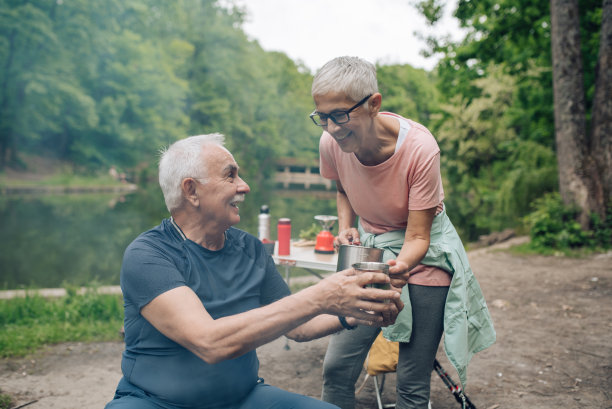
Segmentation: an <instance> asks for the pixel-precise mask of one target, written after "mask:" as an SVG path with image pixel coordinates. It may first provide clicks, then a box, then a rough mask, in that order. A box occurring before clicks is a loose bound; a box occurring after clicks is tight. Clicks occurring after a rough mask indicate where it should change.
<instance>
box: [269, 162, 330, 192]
mask: <svg viewBox="0 0 612 409" xmlns="http://www.w3.org/2000/svg"><path fill="white" fill-rule="evenodd" d="M274 179H275V181H276V183H277V184H280V185H282V186H283V188H285V189H288V188H289V187H290V186H292V185H294V186H295V185H299V186H303V187H304V189H311V188H317V187H324V188H325V189H326V190H331V189H332V187H334V186H335V183H334V182H333V181H331V180H329V179H325V178H324V177H323V176H321V175H320V174H319V167H318V166H303V165H302V166H295V165H288V164H279V165H277V167H276V175H275V177H274Z"/></svg>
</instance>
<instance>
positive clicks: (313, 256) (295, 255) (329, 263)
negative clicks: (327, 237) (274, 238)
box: [272, 242, 338, 285]
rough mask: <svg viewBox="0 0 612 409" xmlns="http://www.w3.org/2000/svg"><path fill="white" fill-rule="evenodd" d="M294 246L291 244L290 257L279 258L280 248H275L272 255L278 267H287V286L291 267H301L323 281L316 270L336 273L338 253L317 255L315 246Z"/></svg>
mask: <svg viewBox="0 0 612 409" xmlns="http://www.w3.org/2000/svg"><path fill="white" fill-rule="evenodd" d="M294 244H295V243H294V242H291V247H290V249H289V255H288V256H279V255H278V246H275V247H274V254H273V255H272V258H273V259H274V263H275V264H276V265H279V266H284V267H285V281H286V282H287V285H289V279H290V275H289V270H290V269H291V267H301V268H303V269H305V270H306V271H308V272H309V273H310V274H312V275H315V276H317V277H318V278H319V279H322V278H323V276H321V274H319V273H318V272H316V271H315V270H322V271H332V272H335V271H336V264H337V263H338V254H337V253H334V254H319V253H315V251H314V246H305V247H302V246H295V245H294Z"/></svg>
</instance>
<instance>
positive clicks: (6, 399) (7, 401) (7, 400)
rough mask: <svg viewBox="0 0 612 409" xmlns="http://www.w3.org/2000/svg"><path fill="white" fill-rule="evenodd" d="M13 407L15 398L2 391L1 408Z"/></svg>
mask: <svg viewBox="0 0 612 409" xmlns="http://www.w3.org/2000/svg"><path fill="white" fill-rule="evenodd" d="M12 407H13V399H12V398H11V397H10V396H9V395H5V394H4V393H0V409H10V408H12Z"/></svg>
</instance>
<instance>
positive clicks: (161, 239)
mask: <svg viewBox="0 0 612 409" xmlns="http://www.w3.org/2000/svg"><path fill="white" fill-rule="evenodd" d="M166 221H167V219H166V220H164V221H162V222H161V223H160V224H159V225H157V226H155V227H153V228H151V229H149V230H147V231H145V232H142V233H140V234H139V235H138V236H137V237H136V238H135V239H134V240H133V241H132V242H131V243H130V244H129V245H128V247H127V249H126V253H127V252H129V251H134V250H142V249H146V248H163V247H172V248H174V247H176V244H177V240H176V238H175V237H174V236H173V235H172V234H171V232H170V231H169V229H168V223H166Z"/></svg>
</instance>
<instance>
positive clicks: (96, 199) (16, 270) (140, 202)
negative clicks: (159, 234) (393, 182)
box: [0, 186, 337, 289]
mask: <svg viewBox="0 0 612 409" xmlns="http://www.w3.org/2000/svg"><path fill="white" fill-rule="evenodd" d="M335 203H336V202H335V191H299V190H269V191H260V192H251V193H250V194H249V195H247V197H246V201H245V202H244V203H242V204H241V206H240V215H241V222H240V223H239V224H238V225H236V227H238V228H240V229H243V230H246V231H248V232H249V233H252V234H257V215H258V213H259V208H260V206H261V205H262V204H267V205H268V206H269V207H270V215H271V221H270V225H271V226H270V230H271V235H272V239H276V222H277V220H278V219H279V218H281V217H289V218H291V221H292V237H293V238H298V236H299V232H300V231H301V230H305V229H308V228H310V227H311V226H312V224H313V223H316V222H315V220H314V216H315V215H317V214H331V215H335V214H336V204H335ZM168 216H169V214H168V211H167V210H166V208H165V205H164V201H163V197H162V194H161V191H160V190H159V188H158V187H157V186H151V187H149V188H146V189H145V188H141V189H139V190H138V191H137V192H135V193H131V194H126V195H117V194H65V195H14V196H13V195H3V196H1V197H0V249H1V250H0V289H16V288H55V287H65V286H69V285H76V286H83V285H94V284H97V285H118V284H119V271H120V268H121V260H122V257H123V252H124V250H125V248H126V247H127V245H128V244H129V243H130V242H131V241H132V240H133V239H134V238H135V237H136V236H138V235H139V234H140V233H142V232H143V231H145V230H148V229H150V228H152V227H154V226H156V225H158V224H159V223H160V221H161V220H162V219H163V218H166V217H168ZM333 231H334V233H336V232H337V226H336V225H334V229H333Z"/></svg>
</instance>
